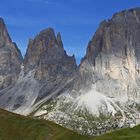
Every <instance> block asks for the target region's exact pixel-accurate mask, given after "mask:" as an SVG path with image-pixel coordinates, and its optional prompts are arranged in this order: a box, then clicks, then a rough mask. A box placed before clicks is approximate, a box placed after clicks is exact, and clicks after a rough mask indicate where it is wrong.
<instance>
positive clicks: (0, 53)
mask: <svg viewBox="0 0 140 140" xmlns="http://www.w3.org/2000/svg"><path fill="white" fill-rule="evenodd" d="M21 63H22V55H21V52H20V50H19V49H18V48H17V45H16V44H15V43H14V42H12V40H11V38H10V37H9V34H8V32H7V29H6V26H5V24H4V21H3V19H0V89H3V88H6V87H8V86H9V85H11V84H15V82H16V81H17V79H18V76H19V73H20V65H21Z"/></svg>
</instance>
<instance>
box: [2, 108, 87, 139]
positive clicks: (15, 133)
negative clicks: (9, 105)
mask: <svg viewBox="0 0 140 140" xmlns="http://www.w3.org/2000/svg"><path fill="white" fill-rule="evenodd" d="M87 139H88V138H87V137H85V136H81V135H78V134H77V133H74V132H72V131H70V130H68V129H65V128H63V127H61V126H59V125H56V124H54V123H52V122H49V121H45V120H36V119H31V118H28V117H23V116H20V115H16V114H14V113H10V112H7V111H4V110H1V109H0V140H87Z"/></svg>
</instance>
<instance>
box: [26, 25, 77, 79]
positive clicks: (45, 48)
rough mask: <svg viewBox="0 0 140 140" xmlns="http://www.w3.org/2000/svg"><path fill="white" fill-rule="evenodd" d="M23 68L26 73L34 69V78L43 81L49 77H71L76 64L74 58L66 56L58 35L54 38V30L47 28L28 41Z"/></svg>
mask: <svg viewBox="0 0 140 140" xmlns="http://www.w3.org/2000/svg"><path fill="white" fill-rule="evenodd" d="M24 67H25V72H26V73H28V71H30V70H32V69H34V68H35V69H36V74H35V77H36V78H37V79H38V80H43V79H44V80H45V79H46V78H47V77H51V76H52V77H56V76H58V75H59V76H63V77H65V76H67V77H69V76H71V75H72V74H73V72H74V71H75V69H76V62H75V58H74V56H72V57H70V56H68V55H67V54H66V52H65V50H64V48H63V43H62V40H61V35H60V33H58V35H57V37H56V36H55V33H54V30H53V29H52V28H48V29H46V30H43V31H41V32H40V33H39V34H38V35H37V36H36V37H35V39H34V40H30V41H29V45H28V49H27V53H26V55H25V59H24Z"/></svg>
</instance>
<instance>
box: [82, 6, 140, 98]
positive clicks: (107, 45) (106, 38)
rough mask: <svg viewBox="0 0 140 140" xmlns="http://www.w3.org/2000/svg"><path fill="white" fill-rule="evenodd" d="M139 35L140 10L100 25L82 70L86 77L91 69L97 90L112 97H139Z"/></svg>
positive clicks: (120, 15)
mask: <svg viewBox="0 0 140 140" xmlns="http://www.w3.org/2000/svg"><path fill="white" fill-rule="evenodd" d="M139 36H140V8H136V9H130V10H127V11H122V12H120V13H117V14H115V15H114V16H113V17H112V18H111V19H110V20H108V21H103V22H102V23H101V24H100V26H99V28H98V30H97V32H96V33H95V35H94V37H93V38H92V39H91V41H90V42H89V45H88V48H87V53H86V56H85V58H84V60H83V62H82V64H81V67H80V72H81V73H82V72H84V74H85V70H86V69H87V67H88V72H90V73H91V75H93V78H92V81H93V83H95V85H96V89H97V91H99V92H101V93H104V94H105V95H108V96H110V97H117V96H126V97H130V98H131V97H133V98H134V97H135V98H139V96H140V95H139V92H140V89H139V86H140V73H139V72H140V38H139ZM87 65H88V66H87ZM89 67H90V68H89ZM86 73H87V72H86Z"/></svg>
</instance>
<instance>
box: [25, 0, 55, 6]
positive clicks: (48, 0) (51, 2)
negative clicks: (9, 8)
mask: <svg viewBox="0 0 140 140" xmlns="http://www.w3.org/2000/svg"><path fill="white" fill-rule="evenodd" d="M26 1H27V2H36V3H44V4H46V5H56V4H57V2H56V1H54V0H26Z"/></svg>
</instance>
